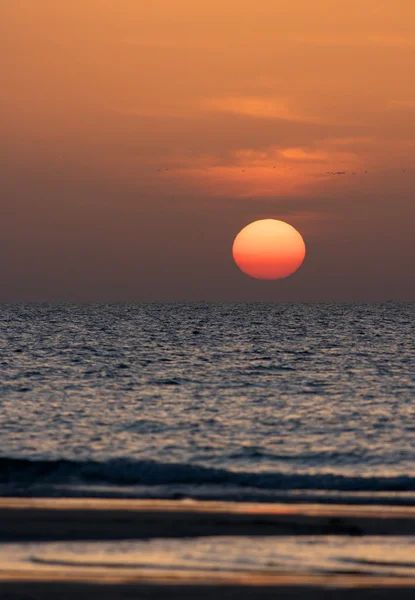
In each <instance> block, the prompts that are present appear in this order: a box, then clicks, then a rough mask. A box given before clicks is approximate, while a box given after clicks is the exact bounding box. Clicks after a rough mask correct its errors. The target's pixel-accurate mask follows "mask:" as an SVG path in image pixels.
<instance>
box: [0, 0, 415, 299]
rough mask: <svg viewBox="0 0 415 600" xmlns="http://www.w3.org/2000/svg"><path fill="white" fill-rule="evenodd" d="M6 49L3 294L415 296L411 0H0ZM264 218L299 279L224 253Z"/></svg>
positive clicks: (414, 17)
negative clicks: (301, 250) (255, 270)
mask: <svg viewBox="0 0 415 600" xmlns="http://www.w3.org/2000/svg"><path fill="white" fill-rule="evenodd" d="M0 46H1V47H0V50H1V62H0V69H1V80H2V83H3V85H2V92H1V94H2V109H1V112H0V129H1V140H2V144H1V147H0V161H1V162H0V177H1V200H0V202H1V204H0V276H1V279H0V282H1V287H0V299H1V300H7V301H9V300H10V301H14V300H19V301H20V300H73V301H95V300H96V301H112V300H114V301H124V300H125V301H134V300H137V301H141V300H145V301H147V300H156V301H174V300H183V301H187V300H209V301H212V300H214V301H216V300H217V301H234V300H236V301H239V300H240V301H245V300H258V301H370V300H389V299H392V300H415V277H414V257H415V234H414V228H415V80H414V72H415V2H414V1H413V0H397V1H396V2H393V1H392V0H348V2H334V1H333V0H314V1H311V0H291V1H290V2H287V1H286V0H284V1H283V0H256V1H253V0H197V1H195V0H146V1H144V0H118V1H117V2H115V1H114V0H56V1H54V2H52V1H51V0H2V2H1V7H0ZM343 171H345V172H346V173H345V174H344V175H332V174H329V173H338V172H343ZM352 173H355V174H354V175H353V174H352ZM265 218H275V219H280V220H283V221H287V222H289V223H290V224H291V225H293V226H294V227H295V228H296V229H298V231H299V232H300V233H301V235H302V236H303V238H304V240H305V243H306V246H307V256H306V259H305V261H304V264H303V266H302V267H301V268H300V269H299V270H298V272H297V273H295V274H294V275H293V276H292V277H289V278H287V279H284V280H279V281H258V280H255V279H251V278H249V277H247V276H246V275H244V274H243V273H242V272H241V271H240V270H239V269H238V268H237V267H236V265H235V264H234V261H233V259H232V243H233V240H234V238H235V236H236V234H237V233H238V232H239V231H240V230H241V229H242V228H243V227H244V226H245V225H247V224H248V223H250V222H251V221H255V220H257V219H265Z"/></svg>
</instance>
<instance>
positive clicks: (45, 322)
mask: <svg viewBox="0 0 415 600" xmlns="http://www.w3.org/2000/svg"><path fill="white" fill-rule="evenodd" d="M0 321H1V328H0V349H1V357H0V369H1V379H0V417H1V427H0V495H54V496H74V495H75V496H76V495H84V496H125V497H138V498H140V497H145V498H148V497H160V498H178V497H190V498H216V499H233V500H259V501H261V500H267V501H272V500H275V499H281V498H284V499H294V500H296V501H298V500H308V501H309V500H310V498H315V497H317V498H318V499H319V501H347V502H360V503H361V502H382V503H388V502H389V503H393V502H398V503H415V304H399V303H392V302H388V303H384V304H280V303H275V304H258V303H252V304H244V303H236V304H215V303H193V304H186V303H174V304H158V303H149V304H143V303H141V304H140V303H136V304H134V303H130V304H69V303H68V304H2V305H0Z"/></svg>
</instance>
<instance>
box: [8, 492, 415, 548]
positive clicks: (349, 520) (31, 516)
mask: <svg viewBox="0 0 415 600" xmlns="http://www.w3.org/2000/svg"><path fill="white" fill-rule="evenodd" d="M314 534H316V535H318V534H326V535H328V534H331V535H415V507H395V506H392V507H387V506H347V505H344V506H340V505H322V504H297V505H296V504H247V503H226V502H195V501H182V500H179V501H170V500H156V501H153V500H106V499H79V498H74V499H66V498H65V499H61V498H59V499H53V498H51V499H30V498H28V499H21V498H16V499H15V498H3V499H0V541H10V540H25V539H26V540H27V539H37V540H72V539H73V540H76V539H78V540H110V539H140V538H154V537H186V536H190V537H193V536H204V535H210V536H214V535H245V536H247V535H314Z"/></svg>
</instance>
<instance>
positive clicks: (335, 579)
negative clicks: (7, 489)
mask: <svg viewBox="0 0 415 600" xmlns="http://www.w3.org/2000/svg"><path fill="white" fill-rule="evenodd" d="M319 534H322V535H324V534H325V535H327V534H330V535H347V536H349V535H352V536H355V535H356V536H365V535H384V536H391V535H393V536H398V535H415V508H407V507H379V506H376V507H375V506H369V507H368V506H333V505H330V506H326V505H304V504H301V505H283V504H270V505H266V504H238V503H224V502H220V503H218V502H193V501H140V500H104V499H20V498H19V499H13V498H11V499H7V498H4V499H0V543H3V544H4V543H7V542H10V541H19V542H25V541H45V540H47V541H49V540H55V541H56V540H122V539H140V538H141V539H148V538H157V537H160V538H166V537H177V538H181V537H193V536H206V535H209V536H220V535H222V536H223V535H227V536H229V535H231V536H240V535H244V536H252V535H254V536H255V535H258V536H259V535H262V536H263V535H267V536H279V535H319ZM408 558H411V557H408ZM74 597H77V598H78V600H83V599H84V598H85V599H87V598H88V599H95V598H97V599H98V598H99V599H102V600H110V599H111V600H112V599H114V600H115V599H119V600H123V599H127V598H128V599H130V600H131V599H133V598H143V599H145V598H152V599H156V598H157V599H161V598H162V599H164V598H166V599H167V598H169V599H176V598H177V599H179V598H180V599H186V600H187V599H196V598H201V599H205V598H206V599H208V598H209V599H210V598H216V599H220V598H225V599H227V598H238V599H239V600H245V599H251V598H252V599H253V598H255V599H257V598H258V599H262V598H280V599H285V598H304V599H308V600H314V599H320V598H321V599H328V598H330V599H336V600H343V599H346V598H348V599H350V598H353V599H356V600H360V599H362V600H363V599H364V600H366V599H372V598H379V599H383V598H385V599H386V598H392V597H395V599H396V600H399V599H405V600H406V599H409V598H411V600H412V599H413V598H415V578H410V577H402V578H396V577H394V578H392V577H387V578H384V577H374V576H369V575H353V574H350V575H339V574H325V575H314V574H301V573H292V574H282V573H275V574H274V573H271V574H270V573H266V574H264V573H260V572H258V573H257V572H250V573H247V572H243V573H241V572H239V573H235V572H226V571H224V572H217V571H215V572H214V571H212V572H209V571H206V570H204V571H197V570H196V571H195V570H193V571H183V570H182V571H180V572H175V573H172V572H171V571H169V570H168V569H167V570H166V569H164V570H163V569H161V568H160V569H157V568H156V569H145V568H143V569H141V568H140V569H130V568H128V567H122V568H115V569H108V568H104V567H94V568H93V569H91V568H83V567H71V568H69V567H67V566H66V567H65V566H59V565H57V566H55V567H54V568H52V567H50V566H47V565H45V566H44V567H42V568H39V566H37V565H35V564H29V563H27V564H25V565H24V566H23V567H22V566H19V565H15V566H13V565H12V564H6V563H4V564H2V563H0V598H1V600H12V599H13V600H41V599H42V600H43V599H44V600H52V599H62V600H66V599H67V598H68V599H69V598H71V599H73V598H74Z"/></svg>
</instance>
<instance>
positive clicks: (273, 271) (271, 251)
mask: <svg viewBox="0 0 415 600" xmlns="http://www.w3.org/2000/svg"><path fill="white" fill-rule="evenodd" d="M232 254H233V258H234V260H235V262H236V264H237V265H238V267H239V268H240V269H241V271H243V272H244V273H246V274H247V275H250V276H251V277H255V278H256V279H283V278H284V277H288V276H289V275H291V274H292V273H294V272H295V271H296V270H297V269H298V268H299V267H300V266H301V263H302V262H303V260H304V257H305V244H304V240H303V238H302V237H301V235H300V234H299V233H298V231H297V230H296V229H294V227H292V226H291V225H288V223H284V221H277V220H276V219H263V220H261V221H254V223H251V224H250V225H247V226H246V227H244V229H242V231H240V232H239V233H238V235H237V236H236V238H235V241H234V242H233V248H232Z"/></svg>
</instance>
